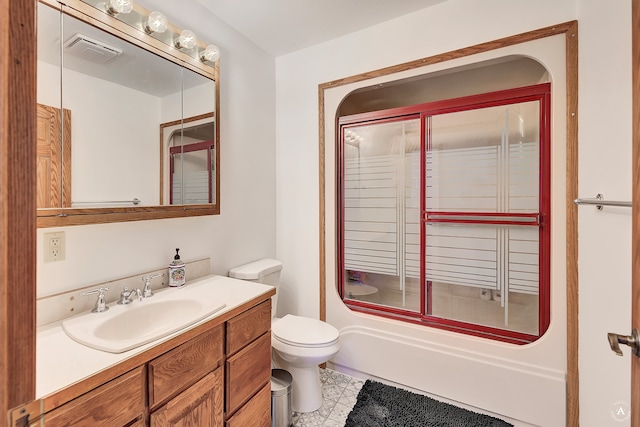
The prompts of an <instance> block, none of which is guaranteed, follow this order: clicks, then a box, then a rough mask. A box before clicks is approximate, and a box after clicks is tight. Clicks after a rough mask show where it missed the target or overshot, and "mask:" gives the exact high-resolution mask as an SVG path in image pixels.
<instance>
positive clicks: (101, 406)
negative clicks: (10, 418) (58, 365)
mask: <svg viewBox="0 0 640 427" xmlns="http://www.w3.org/2000/svg"><path fill="white" fill-rule="evenodd" d="M145 407H146V399H145V367H144V366H140V367H138V368H136V369H134V370H132V371H129V372H127V373H126V374H123V375H121V376H119V377H118V378H114V379H113V380H111V381H109V382H107V383H105V384H103V385H101V386H100V387H98V388H95V389H93V390H91V391H90V392H88V393H86V394H84V395H82V396H80V397H78V398H76V399H74V400H72V401H70V402H69V403H66V404H64V405H62V406H60V407H58V408H56V409H54V410H52V411H50V412H48V413H47V414H45V415H44V425H45V426H47V427H71V426H78V427H84V426H126V425H130V424H133V423H134V421H136V420H142V419H144V416H145V413H146V412H145V411H146V409H145ZM32 425H34V426H36V425H40V423H39V422H37V423H35V424H32Z"/></svg>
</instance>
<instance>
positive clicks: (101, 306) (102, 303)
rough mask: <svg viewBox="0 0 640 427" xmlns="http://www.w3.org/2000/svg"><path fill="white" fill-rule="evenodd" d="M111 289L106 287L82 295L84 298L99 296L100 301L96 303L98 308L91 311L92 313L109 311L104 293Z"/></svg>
mask: <svg viewBox="0 0 640 427" xmlns="http://www.w3.org/2000/svg"><path fill="white" fill-rule="evenodd" d="M108 290H109V287H108V286H105V287H104V288H99V289H94V290H92V291H86V292H83V293H82V296H86V295H93V294H98V300H97V301H96V306H95V307H94V308H93V310H91V312H92V313H102V312H103V311H107V310H109V307H107V302H106V301H105V299H104V291H108Z"/></svg>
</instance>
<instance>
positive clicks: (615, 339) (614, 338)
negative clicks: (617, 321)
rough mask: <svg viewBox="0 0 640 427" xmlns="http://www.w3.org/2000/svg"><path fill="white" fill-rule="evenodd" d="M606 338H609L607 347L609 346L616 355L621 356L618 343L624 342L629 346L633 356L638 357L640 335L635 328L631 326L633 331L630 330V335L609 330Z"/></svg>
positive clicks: (639, 354) (639, 355) (639, 352)
mask: <svg viewBox="0 0 640 427" xmlns="http://www.w3.org/2000/svg"><path fill="white" fill-rule="evenodd" d="M607 338H608V339H609V347H611V351H613V352H614V353H615V354H617V355H618V356H622V350H620V344H625V345H627V346H629V347H631V350H632V351H633V354H634V356H636V357H640V335H639V334H638V330H637V329H636V328H633V331H631V335H618V334H614V333H611V332H609V333H608V334H607Z"/></svg>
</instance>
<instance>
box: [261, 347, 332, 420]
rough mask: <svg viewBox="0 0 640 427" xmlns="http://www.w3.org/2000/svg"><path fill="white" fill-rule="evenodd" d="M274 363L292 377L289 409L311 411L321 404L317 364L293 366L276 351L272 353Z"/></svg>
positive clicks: (320, 384) (320, 385)
mask: <svg viewBox="0 0 640 427" xmlns="http://www.w3.org/2000/svg"><path fill="white" fill-rule="evenodd" d="M273 359H274V364H275V365H276V367H278V368H280V369H284V370H286V371H288V372H289V373H290V374H291V376H292V377H293V381H292V383H291V409H292V410H293V411H294V412H313V411H315V410H317V409H319V408H320V407H321V406H322V383H321V382H320V371H319V368H318V366H317V365H313V366H308V367H298V366H293V365H291V364H289V363H287V362H286V361H284V360H283V359H282V358H281V357H279V356H278V354H277V353H276V352H274V354H273Z"/></svg>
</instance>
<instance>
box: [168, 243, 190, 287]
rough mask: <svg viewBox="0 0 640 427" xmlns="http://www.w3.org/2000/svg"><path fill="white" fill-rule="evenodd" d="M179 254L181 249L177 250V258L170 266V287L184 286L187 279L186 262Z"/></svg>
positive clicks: (175, 257) (174, 258)
mask: <svg viewBox="0 0 640 427" xmlns="http://www.w3.org/2000/svg"><path fill="white" fill-rule="evenodd" d="M179 252H180V248H176V256H174V257H173V261H171V264H169V286H173V287H178V286H184V283H185V279H186V271H185V268H184V262H182V260H181V259H180V254H179Z"/></svg>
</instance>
